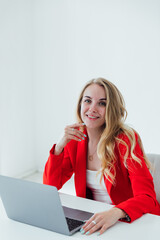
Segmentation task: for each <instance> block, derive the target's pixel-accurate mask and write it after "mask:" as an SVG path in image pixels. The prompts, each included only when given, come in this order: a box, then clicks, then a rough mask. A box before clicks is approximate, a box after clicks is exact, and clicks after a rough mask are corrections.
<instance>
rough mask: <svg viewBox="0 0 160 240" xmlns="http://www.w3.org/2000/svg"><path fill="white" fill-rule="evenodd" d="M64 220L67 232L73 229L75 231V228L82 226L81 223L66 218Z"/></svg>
mask: <svg viewBox="0 0 160 240" xmlns="http://www.w3.org/2000/svg"><path fill="white" fill-rule="evenodd" d="M66 220H67V224H68V228H69V231H72V230H73V229H75V228H77V227H79V226H81V225H82V224H84V222H83V221H80V220H76V219H72V218H68V217H66Z"/></svg>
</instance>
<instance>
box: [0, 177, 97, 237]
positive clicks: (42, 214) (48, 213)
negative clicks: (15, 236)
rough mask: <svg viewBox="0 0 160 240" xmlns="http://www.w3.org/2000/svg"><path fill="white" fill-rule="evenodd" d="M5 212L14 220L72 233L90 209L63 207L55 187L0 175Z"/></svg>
mask: <svg viewBox="0 0 160 240" xmlns="http://www.w3.org/2000/svg"><path fill="white" fill-rule="evenodd" d="M0 196H1V199H2V202H3V205H4V208H5V210H6V213H7V216H8V217H9V218H10V219H13V220H15V221H18V222H22V223H26V224H30V225H32V226H36V227H40V228H44V229H47V230H51V231H54V232H57V233H61V234H65V235H72V234H73V233H74V232H76V231H78V230H79V229H80V228H81V227H82V225H83V224H84V221H85V220H87V219H89V218H90V217H91V216H92V215H93V213H90V212H85V211H80V210H78V209H72V208H68V207H63V206H62V205H61V201H60V197H59V193H58V191H57V188H56V187H53V186H48V185H43V184H40V183H34V182H29V181H25V180H20V179H15V178H11V177H6V176H2V175H0Z"/></svg>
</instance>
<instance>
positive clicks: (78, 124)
mask: <svg viewBox="0 0 160 240" xmlns="http://www.w3.org/2000/svg"><path fill="white" fill-rule="evenodd" d="M83 126H85V123H74V124H72V125H69V126H68V127H71V128H79V127H83Z"/></svg>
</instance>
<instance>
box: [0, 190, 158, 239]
mask: <svg viewBox="0 0 160 240" xmlns="http://www.w3.org/2000/svg"><path fill="white" fill-rule="evenodd" d="M60 198H61V201H62V204H63V205H65V206H68V207H73V208H77V209H82V210H86V211H90V212H99V211H104V210H107V209H110V208H111V206H110V205H107V204H105V203H101V202H96V201H92V200H88V199H83V198H78V197H75V196H71V195H67V194H63V193H60ZM0 239H2V240H22V239H23V240H36V239H38V240H52V239H56V240H59V239H60V240H61V239H63V240H66V239H70V240H73V239H74V240H76V239H81V240H83V239H92V240H94V239H96V240H97V239H106V240H140V239H141V240H143V239H145V240H151V239H154V240H159V239H160V217H159V216H155V215H151V214H146V215H144V216H143V217H141V218H140V219H138V220H136V221H134V222H133V223H131V224H128V223H123V222H118V223H116V224H115V225H114V226H112V227H111V228H110V229H108V230H107V231H106V232H105V233H104V234H103V235H101V236H97V233H94V234H92V235H90V236H86V235H81V234H80V232H77V233H75V234H74V235H73V236H65V235H61V234H58V233H54V232H51V231H48V230H44V229H40V228H37V227H33V226H29V225H26V224H23V223H19V222H16V221H13V220H10V219H8V218H7V216H6V213H5V210H4V208H3V205H2V202H1V199H0Z"/></svg>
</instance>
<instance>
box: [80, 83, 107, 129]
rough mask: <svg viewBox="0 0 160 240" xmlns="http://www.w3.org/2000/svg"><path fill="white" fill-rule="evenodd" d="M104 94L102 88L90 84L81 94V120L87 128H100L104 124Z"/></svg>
mask: <svg viewBox="0 0 160 240" xmlns="http://www.w3.org/2000/svg"><path fill="white" fill-rule="evenodd" d="M105 112H106V94H105V90H104V88H103V87H102V86H99V85H98V84H95V83H94V84H91V85H90V86H88V87H87V88H86V89H85V91H84V94H83V98H82V102H81V118H82V121H83V122H84V123H85V125H86V127H87V128H101V127H102V125H103V124H104V123H105Z"/></svg>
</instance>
